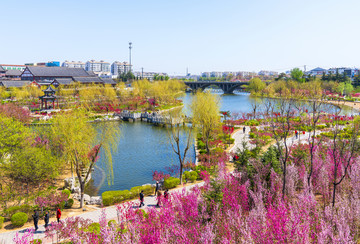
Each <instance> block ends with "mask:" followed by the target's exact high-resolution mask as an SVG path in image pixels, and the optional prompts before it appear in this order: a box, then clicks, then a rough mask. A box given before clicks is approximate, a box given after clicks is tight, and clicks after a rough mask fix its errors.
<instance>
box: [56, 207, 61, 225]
mask: <svg viewBox="0 0 360 244" xmlns="http://www.w3.org/2000/svg"><path fill="white" fill-rule="evenodd" d="M56 218H57V222H58V223H60V218H61V210H60V208H57V210H56Z"/></svg>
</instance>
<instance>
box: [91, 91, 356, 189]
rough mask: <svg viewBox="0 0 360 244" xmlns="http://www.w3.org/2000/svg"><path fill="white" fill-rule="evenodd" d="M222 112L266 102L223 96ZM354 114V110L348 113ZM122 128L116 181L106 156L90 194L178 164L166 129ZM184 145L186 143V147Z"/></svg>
mask: <svg viewBox="0 0 360 244" xmlns="http://www.w3.org/2000/svg"><path fill="white" fill-rule="evenodd" d="M218 94H219V96H220V97H221V106H220V107H221V109H220V110H222V111H231V112H233V113H235V112H239V113H241V112H250V111H251V109H252V104H254V103H255V102H256V103H258V104H261V103H262V102H263V101H264V99H260V98H252V97H250V96H249V94H247V93H237V94H231V95H228V94H226V95H225V94H222V93H218ZM191 96H192V95H191V94H188V93H187V94H185V95H184V96H183V97H181V98H180V99H182V100H183V102H184V105H185V106H184V109H185V113H188V111H187V106H188V105H189V104H190V102H191ZM345 111H346V113H350V112H351V109H350V110H349V109H347V110H345ZM120 126H121V133H122V136H121V139H120V141H119V144H118V151H117V152H116V153H115V154H113V171H114V182H113V184H108V182H107V180H106V177H104V176H105V173H104V171H103V170H102V168H103V167H102V161H101V159H102V158H103V157H101V156H100V159H99V162H98V163H97V168H95V171H94V172H93V174H92V181H91V182H90V184H89V186H88V187H87V189H86V193H87V194H90V195H101V193H103V192H104V191H110V190H125V189H130V188H131V187H133V186H139V185H143V184H147V183H154V182H153V181H152V172H153V171H155V170H157V171H166V167H169V166H171V165H178V160H177V158H176V155H175V153H174V152H173V150H172V148H171V145H170V141H169V139H168V138H169V137H168V133H167V131H166V129H165V128H163V127H159V126H154V125H152V124H147V123H144V122H123V123H121V124H120ZM182 146H184V144H183V145H182ZM187 160H188V161H194V160H195V151H194V147H193V145H192V147H191V149H190V150H189V152H188V157H187Z"/></svg>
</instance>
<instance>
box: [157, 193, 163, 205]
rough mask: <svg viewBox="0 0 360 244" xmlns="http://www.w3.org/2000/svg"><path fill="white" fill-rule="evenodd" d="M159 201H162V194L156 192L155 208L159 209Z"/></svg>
mask: <svg viewBox="0 0 360 244" xmlns="http://www.w3.org/2000/svg"><path fill="white" fill-rule="evenodd" d="M161 199H162V192H161V191H158V192H157V204H156V207H160V204H161Z"/></svg>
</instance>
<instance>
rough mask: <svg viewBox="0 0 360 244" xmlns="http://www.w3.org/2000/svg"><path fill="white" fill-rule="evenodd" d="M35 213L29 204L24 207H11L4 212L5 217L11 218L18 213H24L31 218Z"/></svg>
mask: <svg viewBox="0 0 360 244" xmlns="http://www.w3.org/2000/svg"><path fill="white" fill-rule="evenodd" d="M33 211H34V208H33V207H31V206H30V205H28V204H23V205H20V206H12V207H9V208H7V209H5V210H4V211H3V213H4V214H5V216H7V217H9V218H10V217H11V216H13V215H14V214H15V213H18V212H24V213H26V214H27V215H28V216H31V214H32V212H33Z"/></svg>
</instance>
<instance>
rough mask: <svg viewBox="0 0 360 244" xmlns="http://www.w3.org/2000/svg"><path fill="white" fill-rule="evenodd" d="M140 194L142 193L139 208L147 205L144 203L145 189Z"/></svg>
mask: <svg viewBox="0 0 360 244" xmlns="http://www.w3.org/2000/svg"><path fill="white" fill-rule="evenodd" d="M139 195H140V206H139V208H141V207H142V206H144V205H145V204H144V191H141V192H140V194H139Z"/></svg>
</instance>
